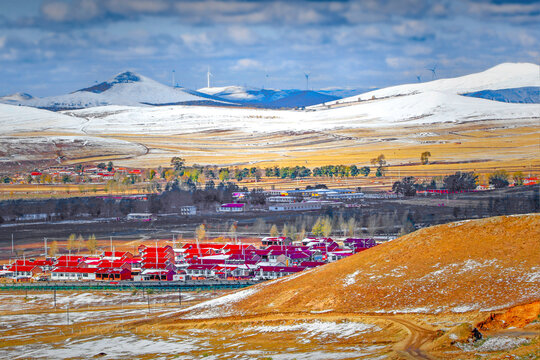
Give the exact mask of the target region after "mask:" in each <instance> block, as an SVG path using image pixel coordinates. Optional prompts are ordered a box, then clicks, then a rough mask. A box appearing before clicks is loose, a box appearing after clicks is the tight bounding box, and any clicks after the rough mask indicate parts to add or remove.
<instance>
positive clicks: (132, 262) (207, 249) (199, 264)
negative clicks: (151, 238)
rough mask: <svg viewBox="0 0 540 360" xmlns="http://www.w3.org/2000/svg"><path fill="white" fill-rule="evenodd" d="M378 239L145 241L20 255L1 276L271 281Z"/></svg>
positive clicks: (110, 280) (1, 272) (319, 263)
mask: <svg viewBox="0 0 540 360" xmlns="http://www.w3.org/2000/svg"><path fill="white" fill-rule="evenodd" d="M375 245H376V243H375V241H374V240H373V239H355V238H348V239H345V240H343V241H341V242H339V243H338V242H336V241H334V240H333V239H331V238H306V239H304V240H303V241H301V242H293V241H292V240H291V239H290V238H288V237H266V238H263V239H262V241H261V246H259V247H255V246H254V245H252V244H230V243H228V244H223V243H198V242H195V243H186V244H184V245H183V246H182V247H179V248H173V247H171V246H170V245H167V246H162V247H159V246H146V245H141V246H139V248H138V249H137V250H138V251H137V252H138V253H137V254H132V253H130V252H122V251H104V252H102V253H101V254H100V255H99V256H83V255H62V256H60V257H58V258H47V259H44V260H37V259H16V260H14V261H13V262H12V263H11V264H9V265H7V266H5V267H4V269H0V277H3V278H10V279H14V280H17V281H25V280H27V281H32V280H38V281H77V280H78V281H84V280H87V281H108V282H116V281H123V280H134V281H174V280H180V281H181V280H208V279H213V280H214V279H222V280H244V279H252V280H266V279H276V278H279V277H282V276H286V275H290V274H294V273H297V272H300V271H303V270H305V269H309V268H314V267H317V266H321V265H324V264H326V263H329V262H334V261H337V260H339V259H342V258H344V257H347V256H351V255H353V254H355V253H358V252H360V251H364V250H367V249H369V248H371V247H373V246H375Z"/></svg>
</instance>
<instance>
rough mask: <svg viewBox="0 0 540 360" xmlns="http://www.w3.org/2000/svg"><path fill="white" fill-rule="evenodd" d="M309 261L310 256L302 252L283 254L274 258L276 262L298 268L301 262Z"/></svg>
mask: <svg viewBox="0 0 540 360" xmlns="http://www.w3.org/2000/svg"><path fill="white" fill-rule="evenodd" d="M272 254H274V252H272ZM309 260H311V255H310V254H307V253H305V252H302V251H290V252H284V253H282V254H281V255H278V256H277V257H276V261H278V262H282V263H285V265H287V266H299V265H300V264H301V263H302V262H304V261H309Z"/></svg>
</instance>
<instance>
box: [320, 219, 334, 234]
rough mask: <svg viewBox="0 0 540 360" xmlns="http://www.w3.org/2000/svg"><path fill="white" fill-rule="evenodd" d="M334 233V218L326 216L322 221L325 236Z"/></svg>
mask: <svg viewBox="0 0 540 360" xmlns="http://www.w3.org/2000/svg"><path fill="white" fill-rule="evenodd" d="M331 233H332V220H330V218H329V217H326V218H324V220H323V221H322V234H323V235H324V237H328V236H330V234H331Z"/></svg>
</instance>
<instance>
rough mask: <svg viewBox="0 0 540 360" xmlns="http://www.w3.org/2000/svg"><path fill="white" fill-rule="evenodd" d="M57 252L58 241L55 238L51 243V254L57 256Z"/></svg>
mask: <svg viewBox="0 0 540 360" xmlns="http://www.w3.org/2000/svg"><path fill="white" fill-rule="evenodd" d="M57 252H58V242H57V241H56V240H54V241H53V242H52V243H51V244H50V245H49V256H51V257H54V256H56V253H57Z"/></svg>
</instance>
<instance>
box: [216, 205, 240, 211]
mask: <svg viewBox="0 0 540 360" xmlns="http://www.w3.org/2000/svg"><path fill="white" fill-rule="evenodd" d="M245 205H246V204H238V203H231V204H222V205H221V206H220V207H219V208H218V209H217V211H219V212H244V209H245Z"/></svg>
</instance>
